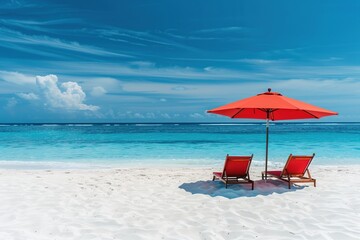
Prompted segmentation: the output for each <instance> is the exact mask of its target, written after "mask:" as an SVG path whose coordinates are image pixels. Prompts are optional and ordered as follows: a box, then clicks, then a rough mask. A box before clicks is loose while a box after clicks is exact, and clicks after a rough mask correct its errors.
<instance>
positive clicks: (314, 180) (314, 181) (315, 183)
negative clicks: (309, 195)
mask: <svg viewBox="0 0 360 240" xmlns="http://www.w3.org/2000/svg"><path fill="white" fill-rule="evenodd" d="M314 187H316V179H314Z"/></svg>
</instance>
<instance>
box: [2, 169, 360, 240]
mask: <svg viewBox="0 0 360 240" xmlns="http://www.w3.org/2000/svg"><path fill="white" fill-rule="evenodd" d="M221 167H222V166H219V167H216V168H214V167H200V166H194V167H160V168H159V167H117V168H111V169H73V170H59V169H57V170H50V169H47V170H46V169H44V170H34V169H28V170H11V169H0V195H1V198H0V222H1V223H2V224H1V226H0V238H1V239H7V240H12V239H14V240H15V239H36V240H41V239H84V240H85V239H246V238H248V239H254V238H262V239H309V238H316V239H356V238H357V237H358V236H359V235H360V227H359V224H358V221H359V216H360V210H359V209H360V203H359V201H358V192H359V190H360V187H359V186H360V184H359V183H360V180H359V179H360V178H359V175H360V174H359V172H360V165H350V166H348V165H339V166H320V165H314V166H310V170H311V173H312V176H313V177H314V178H316V179H317V187H316V188H314V187H313V186H311V185H310V184H308V185H306V184H305V186H303V185H301V186H294V187H292V189H287V185H286V183H284V182H281V181H279V180H268V181H267V182H266V183H265V182H264V181H262V180H261V171H263V168H262V167H257V166H256V167H251V169H250V176H251V178H252V179H253V180H254V181H255V190H254V191H251V189H250V187H249V186H247V185H232V186H230V187H229V188H228V189H225V186H224V185H223V183H221V182H219V181H216V182H213V181H211V174H212V171H220V170H221Z"/></svg>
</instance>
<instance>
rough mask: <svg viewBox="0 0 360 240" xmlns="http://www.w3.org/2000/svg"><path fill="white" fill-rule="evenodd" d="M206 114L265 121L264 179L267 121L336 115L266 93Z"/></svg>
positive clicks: (267, 138)
mask: <svg viewBox="0 0 360 240" xmlns="http://www.w3.org/2000/svg"><path fill="white" fill-rule="evenodd" d="M207 112H208V113H214V114H220V115H225V116H228V117H230V118H248V119H265V120H267V124H266V159H265V179H266V178H267V162H268V144H269V120H271V121H276V120H295V119H310V118H322V117H326V116H331V115H337V114H338V113H336V112H333V111H329V110H326V109H324V108H320V107H316V106H314V105H311V104H308V103H305V102H301V101H298V100H295V99H292V98H289V97H285V96H283V95H282V94H280V93H277V92H271V88H269V89H268V91H267V92H264V93H260V94H258V95H256V96H253V97H249V98H245V99H242V100H239V101H236V102H232V103H229V104H226V105H224V106H221V107H218V108H214V109H212V110H209V111H207Z"/></svg>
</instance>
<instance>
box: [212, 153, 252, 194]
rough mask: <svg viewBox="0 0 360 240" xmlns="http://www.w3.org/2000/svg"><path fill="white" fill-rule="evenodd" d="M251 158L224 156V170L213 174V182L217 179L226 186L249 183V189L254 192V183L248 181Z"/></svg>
mask: <svg viewBox="0 0 360 240" xmlns="http://www.w3.org/2000/svg"><path fill="white" fill-rule="evenodd" d="M252 158H253V155H251V156H229V154H228V155H226V159H225V164H224V170H223V171H222V172H213V181H214V180H215V179H219V180H220V181H222V182H224V183H225V188H227V185H228V184H241V183H250V184H251V189H252V190H254V181H252V180H250V175H249V168H250V164H251V160H252Z"/></svg>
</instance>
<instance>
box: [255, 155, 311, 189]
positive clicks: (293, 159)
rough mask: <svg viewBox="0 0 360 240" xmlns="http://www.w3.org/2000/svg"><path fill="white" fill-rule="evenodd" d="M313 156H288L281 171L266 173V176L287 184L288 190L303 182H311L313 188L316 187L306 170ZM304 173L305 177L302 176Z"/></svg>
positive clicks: (263, 173)
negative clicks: (293, 185) (294, 184)
mask: <svg viewBox="0 0 360 240" xmlns="http://www.w3.org/2000/svg"><path fill="white" fill-rule="evenodd" d="M314 156H315V153H314V154H313V155H311V156H293V155H292V154H290V156H289V158H288V160H287V162H286V164H285V166H284V169H283V170H282V171H281V170H277V171H267V175H268V176H272V177H275V178H278V179H280V180H283V181H285V182H288V184H289V189H290V188H291V184H292V183H304V182H313V183H314V187H316V179H313V178H312V177H311V175H310V171H309V169H308V167H309V165H310V163H311V161H312V160H313V158H314ZM305 172H306V173H307V177H305V176H304V175H305ZM264 175H265V172H262V173H261V176H262V179H264Z"/></svg>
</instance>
